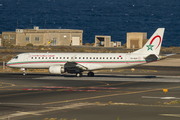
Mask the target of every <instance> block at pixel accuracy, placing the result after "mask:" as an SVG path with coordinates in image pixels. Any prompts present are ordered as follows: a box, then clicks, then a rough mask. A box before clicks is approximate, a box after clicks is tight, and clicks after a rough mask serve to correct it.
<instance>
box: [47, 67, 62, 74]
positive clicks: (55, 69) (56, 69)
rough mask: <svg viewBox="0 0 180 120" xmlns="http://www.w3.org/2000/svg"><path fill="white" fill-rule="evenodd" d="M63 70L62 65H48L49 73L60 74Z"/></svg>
mask: <svg viewBox="0 0 180 120" xmlns="http://www.w3.org/2000/svg"><path fill="white" fill-rule="evenodd" d="M64 72H65V70H64V67H62V66H50V67H49V73H51V74H61V73H64Z"/></svg>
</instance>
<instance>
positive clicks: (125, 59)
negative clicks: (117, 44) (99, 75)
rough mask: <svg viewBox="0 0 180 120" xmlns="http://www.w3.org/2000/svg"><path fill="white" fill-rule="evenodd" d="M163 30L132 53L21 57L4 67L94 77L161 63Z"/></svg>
mask: <svg viewBox="0 0 180 120" xmlns="http://www.w3.org/2000/svg"><path fill="white" fill-rule="evenodd" d="M164 30H165V28H158V29H157V30H156V31H155V32H154V34H153V35H152V36H151V37H150V39H149V40H148V41H147V43H146V44H145V45H144V46H143V47H142V48H141V49H139V50H137V51H134V52H132V53H22V54H19V55H17V56H15V57H14V58H13V59H11V60H10V61H9V62H7V64H6V65H7V66H8V67H11V68H21V70H23V75H26V71H25V70H26V69H49V73H50V74H63V73H65V72H67V73H75V74H76V76H77V77H81V76H82V72H83V71H88V74H87V75H88V76H89V77H92V76H94V72H93V71H94V70H100V69H116V68H125V67H130V66H136V65H140V64H145V63H149V62H153V61H158V60H160V56H159V53H160V48H161V44H162V40H163V35H164Z"/></svg>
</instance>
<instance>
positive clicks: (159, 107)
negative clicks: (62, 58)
mask: <svg viewBox="0 0 180 120" xmlns="http://www.w3.org/2000/svg"><path fill="white" fill-rule="evenodd" d="M174 71H178V69H177V70H174ZM126 72H127V71H126ZM130 73H132V74H130ZM133 73H134V72H132V71H129V74H128V75H127V74H124V73H122V74H115V73H114V74H111V73H106V74H103V73H96V75H95V77H87V76H86V75H83V77H75V75H71V74H67V75H50V74H40V73H37V74H35V73H29V74H27V75H26V76H23V75H22V74H21V73H0V76H1V78H0V120H8V119H9V120H162V119H163V120H169V119H173V120H179V119H180V114H179V108H180V102H179V100H180V94H179V92H180V76H172V75H169V76H167V75H161V74H155V75H151V74H148V73H150V72H146V74H145V73H141V74H139V75H137V74H133ZM139 73H140V72H139ZM156 73H157V72H156Z"/></svg>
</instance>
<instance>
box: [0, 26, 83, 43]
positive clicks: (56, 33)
mask: <svg viewBox="0 0 180 120" xmlns="http://www.w3.org/2000/svg"><path fill="white" fill-rule="evenodd" d="M12 33H13V35H14V41H13V40H10V39H9V38H12ZM2 35H3V36H5V37H4V41H6V45H10V44H13V45H20V46H26V45H27V44H28V43H32V44H33V45H34V46H39V45H44V46H58V45H59V46H60V45H64V46H70V45H71V43H72V37H73V36H75V37H79V45H82V40H83V30H71V29H39V28H38V27H35V29H16V32H3V33H2ZM37 38H38V41H37V40H36V39H37Z"/></svg>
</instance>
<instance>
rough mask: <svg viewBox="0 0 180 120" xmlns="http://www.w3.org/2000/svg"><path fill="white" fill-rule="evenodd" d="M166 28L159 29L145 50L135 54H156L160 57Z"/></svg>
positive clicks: (142, 49)
mask: <svg viewBox="0 0 180 120" xmlns="http://www.w3.org/2000/svg"><path fill="white" fill-rule="evenodd" d="M164 30H165V28H158V29H157V30H156V32H154V34H153V35H152V36H151V37H150V39H149V40H148V41H147V43H146V44H145V45H144V46H143V48H141V49H139V50H137V51H135V52H133V53H135V54H146V55H150V54H155V55H159V52H160V49H161V44H162V40H163V35H164Z"/></svg>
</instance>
